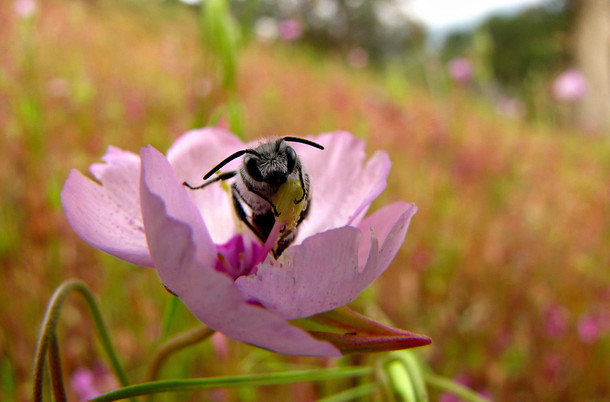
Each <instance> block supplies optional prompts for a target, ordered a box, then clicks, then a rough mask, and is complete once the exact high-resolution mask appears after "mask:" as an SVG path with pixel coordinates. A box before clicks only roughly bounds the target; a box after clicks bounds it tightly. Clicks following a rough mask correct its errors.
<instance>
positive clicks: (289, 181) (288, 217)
mask: <svg viewBox="0 0 610 402" xmlns="http://www.w3.org/2000/svg"><path fill="white" fill-rule="evenodd" d="M288 142H298V143H301V144H306V145H309V146H312V147H315V148H318V149H324V147H323V146H322V145H320V144H317V143H315V142H313V141H309V140H306V139H303V138H297V137H283V138H278V139H277V140H274V141H270V142H266V143H263V144H261V145H259V146H258V147H256V148H254V149H250V148H248V149H242V150H241V151H237V152H235V153H234V154H232V155H230V156H228V157H227V158H225V159H224V160H223V161H222V162H220V163H219V164H218V165H216V166H215V167H214V168H212V170H210V171H209V172H208V173H206V175H205V176H204V177H203V180H204V183H203V184H201V185H200V186H196V187H193V186H191V185H190V184H188V183H187V182H184V183H183V184H184V185H185V186H186V187H188V188H190V189H191V190H199V189H202V188H204V187H206V186H208V185H210V184H212V183H214V182H217V181H224V180H228V179H231V178H233V177H235V176H237V179H236V180H235V182H234V183H233V184H232V185H231V195H232V198H233V208H234V209H235V213H236V215H237V217H238V218H239V220H241V221H242V222H243V223H244V224H245V225H246V226H247V227H248V228H249V229H250V230H251V231H252V233H254V234H255V235H256V236H257V237H258V238H259V239H260V240H261V241H262V242H263V243H265V242H266V241H267V238H268V237H269V235H270V234H271V230H272V229H273V227H274V225H275V223H276V221H279V222H281V223H283V224H284V227H283V229H282V231H281V232H280V235H279V238H278V240H277V243H276V244H275V248H274V249H273V253H274V255H275V257H276V258H277V257H279V256H280V255H281V254H282V252H283V251H284V250H285V249H286V248H287V247H288V246H289V245H290V244H291V243H292V242H293V241H294V239H295V238H296V235H297V232H298V226H299V225H300V224H301V222H303V220H304V219H305V218H306V217H307V214H308V213H309V208H310V206H311V189H310V184H309V175H308V174H307V173H305V172H304V171H303V166H302V164H301V160H300V159H299V157H298V155H297V153H296V151H295V150H294V149H293V148H292V147H291V146H290V145H288V144H287V143H288ZM242 155H245V156H244V158H243V160H242V164H241V167H240V168H239V170H234V171H229V172H223V173H220V174H218V175H217V176H216V177H215V178H213V179H211V180H208V179H209V178H210V176H212V175H213V174H214V173H216V172H217V171H218V170H220V168H222V167H223V166H225V165H226V164H227V163H229V162H231V161H232V160H234V159H236V158H239V157H240V156H242ZM205 180H207V181H205ZM244 205H245V206H247V207H248V208H249V209H250V216H248V215H247V214H246V211H245V210H244Z"/></svg>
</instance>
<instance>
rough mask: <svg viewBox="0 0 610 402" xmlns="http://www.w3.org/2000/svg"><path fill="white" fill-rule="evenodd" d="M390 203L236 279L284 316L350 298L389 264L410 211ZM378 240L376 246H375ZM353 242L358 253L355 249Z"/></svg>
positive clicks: (410, 207)
mask: <svg viewBox="0 0 610 402" xmlns="http://www.w3.org/2000/svg"><path fill="white" fill-rule="evenodd" d="M415 210H416V207H415V206H414V205H413V204H405V203H396V204H392V205H390V206H388V207H385V208H383V209H382V210H380V211H378V212H376V213H375V214H373V215H371V217H369V218H367V219H365V220H364V221H363V222H362V223H361V225H360V227H359V229H357V228H353V227H342V228H339V229H333V230H330V231H327V232H323V233H320V234H317V235H314V236H311V237H309V238H307V239H305V240H304V241H303V243H302V244H301V245H298V246H292V247H290V248H289V249H288V250H286V251H285V252H284V254H283V255H282V256H281V257H280V258H279V259H278V260H277V261H274V260H272V259H267V260H266V261H265V262H264V263H262V264H260V265H259V267H258V270H257V273H256V274H253V275H250V276H247V277H246V276H242V277H240V278H238V279H237V281H236V284H237V286H238V287H239V288H240V290H241V291H242V293H243V294H244V295H246V296H247V297H248V298H251V299H253V300H256V301H257V302H260V303H261V304H262V305H263V306H265V307H266V308H267V309H269V310H271V311H274V312H276V313H277V314H279V315H281V316H282V317H285V318H287V319H294V318H302V317H308V316H311V315H314V314H318V313H321V312H324V311H329V310H332V309H334V308H337V307H340V306H343V305H345V304H347V303H349V302H350V301H352V300H353V299H354V298H356V296H358V294H360V292H362V290H364V289H365V288H366V287H367V286H369V285H370V284H371V283H372V282H373V281H374V280H375V279H377V277H379V275H381V274H382V273H383V271H385V269H386V268H387V267H388V266H389V264H390V262H391V261H392V259H393V257H394V256H395V255H396V253H397V252H398V249H399V248H400V246H401V244H402V242H403V241H404V238H405V235H406V232H407V229H408V226H409V222H410V220H411V217H412V216H413V214H414V213H415ZM378 244H381V247H379V246H378ZM359 248H363V249H364V253H359Z"/></svg>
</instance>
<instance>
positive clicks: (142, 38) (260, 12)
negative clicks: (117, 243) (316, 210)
mask: <svg viewBox="0 0 610 402" xmlns="http://www.w3.org/2000/svg"><path fill="white" fill-rule="evenodd" d="M609 48H610V2H608V1H606V0H574V1H570V0H565V1H535V0H530V1H520V2H509V1H498V2H497V3H496V2H482V1H467V0H465V1H461V2H441V1H424V0H380V1H369V0H317V1H303V0H232V1H228V0H227V1H221V0H207V1H205V2H204V3H203V4H200V3H193V4H188V3H185V2H180V1H177V0H165V1H163V0H65V1H62V0H45V1H44V2H43V1H38V0H15V1H13V0H8V1H6V0H5V1H2V2H0V133H1V135H0V187H1V190H0V191H1V194H2V196H1V204H0V266H1V269H2V273H1V275H0V284H1V285H2V286H1V292H0V327H1V328H2V331H1V335H0V400H17V401H20V400H27V399H28V397H29V395H30V388H31V383H32V380H31V372H32V363H33V360H34V351H35V346H36V339H37V336H38V330H39V326H40V324H41V321H42V318H43V315H44V310H45V307H46V304H47V302H48V300H49V298H50V296H51V294H52V293H53V291H54V289H55V288H56V287H57V286H58V285H59V284H60V283H61V282H63V281H64V280H66V279H68V278H72V277H76V278H80V279H82V280H84V281H85V282H86V283H87V284H88V285H89V286H90V287H91V288H92V289H93V290H94V292H95V293H96V294H97V295H98V296H99V298H100V302H101V309H102V313H103V315H104V317H105V318H106V321H107V322H108V325H109V326H110V328H111V331H112V336H113V340H114V342H115V344H116V347H117V349H118V351H119V354H120V356H121V359H122V361H123V363H124V364H125V366H126V369H127V372H128V376H129V377H130V379H131V381H132V382H139V381H142V380H143V376H144V372H145V370H146V364H147V362H148V359H149V357H150V354H151V351H152V350H154V349H155V348H156V347H157V346H158V345H159V343H160V341H161V338H162V333H163V328H162V326H163V325H162V323H163V317H164V316H166V315H167V310H168V305H169V304H170V303H169V301H170V299H171V296H170V295H169V294H168V293H167V292H166V291H165V290H164V289H163V286H161V284H160V282H159V281H158V279H157V277H156V274H155V272H154V271H153V270H150V269H143V268H138V267H135V266H132V265H130V264H128V263H125V262H122V261H120V260H117V259H115V258H113V257H110V256H107V255H105V254H103V253H101V252H99V251H97V250H95V249H94V248H92V247H91V246H89V245H87V244H86V243H85V242H84V241H82V240H81V239H80V238H79V237H78V236H76V235H75V233H74V232H73V230H72V229H71V227H70V226H69V225H68V223H67V221H66V219H65V217H64V214H63V210H62V206H61V202H60V191H61V188H62V186H63V182H64V181H65V179H66V178H67V176H68V174H69V172H70V170H71V169H72V168H77V169H79V170H81V171H83V172H85V171H87V169H88V166H89V165H91V164H92V163H96V162H98V161H99V160H100V157H101V156H102V155H103V154H104V153H105V150H106V148H107V147H108V146H109V145H114V146H117V147H120V148H123V149H126V150H130V151H133V152H138V151H139V149H140V147H142V146H144V145H146V144H152V145H154V146H155V147H156V148H158V149H160V150H165V149H167V148H168V147H169V146H170V145H171V144H172V142H173V141H174V140H175V139H176V138H177V137H178V136H179V135H180V134H181V133H183V132H185V131H187V130H189V129H191V128H195V127H201V126H204V125H206V124H209V123H210V122H214V124H218V125H223V126H225V127H228V128H230V129H231V130H233V131H234V132H236V133H238V134H239V135H241V136H243V137H244V138H246V139H254V138H259V137H262V136H271V135H298V136H304V135H309V134H317V133H320V132H325V131H332V130H348V131H351V132H352V133H354V134H356V135H358V136H360V137H363V138H365V139H367V141H368V151H369V152H371V153H372V151H374V150H376V149H386V150H388V151H389V152H390V156H391V158H392V161H393V169H392V171H391V173H390V176H389V184H388V188H387V190H386V191H385V192H384V193H383V194H382V196H381V197H380V198H379V199H378V200H377V201H376V202H375V204H374V208H377V207H379V206H381V205H384V204H385V203H387V202H390V201H394V200H405V201H411V202H415V203H416V204H417V205H418V206H419V212H418V214H417V215H416V216H415V218H414V220H413V222H412V224H411V228H410V231H409V233H408V235H407V239H406V241H405V243H404V246H403V247H402V249H401V251H400V253H399V255H398V257H397V259H396V260H395V261H394V262H393V264H392V265H391V266H390V268H389V269H388V270H387V272H386V273H385V274H384V275H383V276H382V277H381V278H380V280H378V281H377V282H376V283H375V284H374V285H373V286H372V287H371V288H369V289H368V290H367V291H366V292H365V293H364V294H363V295H362V296H361V297H359V298H358V299H357V300H356V301H355V302H354V303H352V306H353V308H354V309H356V310H357V311H360V312H363V313H365V314H366V315H369V316H371V317H374V318H376V319H379V320H381V321H384V322H388V323H392V324H393V325H396V326H398V327H401V328H407V329H409V330H412V331H415V332H419V333H424V334H427V335H429V336H430V337H432V339H433V341H434V343H433V345H432V346H430V347H427V348H424V349H421V350H419V351H417V353H418V355H419V356H420V357H421V358H422V360H423V361H425V362H426V363H427V364H429V365H430V367H431V368H432V370H434V372H436V373H437V374H440V375H443V376H446V377H449V378H453V379H456V380H457V381H459V382H461V383H463V384H465V385H467V386H468V387H471V388H472V389H474V390H477V391H478V392H481V394H482V395H485V396H487V397H490V398H493V399H495V400H498V401H516V400H518V401H602V400H608V399H609V398H610V381H609V377H608V373H610V359H609V357H610V313H609V304H610V270H609V267H610V246H609V245H610V208H609V202H610V186H609V184H610V141H609V140H610V65H609V64H610V57H609V56H608V49H609ZM223 156H224V155H219V157H223ZM337 180H341V178H337ZM195 325H197V321H196V320H194V319H193V318H192V316H191V315H190V314H189V313H188V312H187V311H186V309H184V307H182V306H178V311H177V312H176V319H174V320H173V323H172V326H171V330H170V332H171V333H178V332H180V331H183V330H186V329H189V328H192V327H194V326H195ZM59 337H60V342H61V348H62V349H61V351H62V364H63V368H64V372H65V378H66V379H67V381H68V382H69V381H70V378H72V379H74V378H75V374H76V373H79V372H82V370H92V372H94V373H102V372H104V370H105V369H104V367H105V365H106V364H107V363H105V356H104V354H103V352H102V350H101V349H100V347H99V343H98V340H97V338H96V335H95V332H94V329H93V325H92V323H91V321H90V318H89V315H88V313H87V310H86V308H85V306H84V304H83V303H81V300H80V299H79V298H78V297H71V298H70V299H69V301H68V303H67V304H66V305H65V307H64V309H63V311H62V318H61V323H60V327H59ZM377 358H378V356H375V355H372V356H352V357H347V358H345V360H347V361H348V362H349V363H350V364H362V365H370V364H374V362H375V360H376V359H377ZM327 364H330V363H329V362H327V361H325V360H324V359H313V358H298V357H285V356H279V355H275V354H273V353H270V352H266V351H263V350H259V349H256V348H253V347H250V346H247V345H243V344H238V343H236V342H232V341H230V340H226V339H224V338H222V337H217V338H214V342H204V343H202V344H200V345H198V346H196V347H194V348H192V349H190V350H189V352H188V353H180V354H177V355H176V356H173V357H172V358H171V359H170V361H169V363H168V364H167V365H166V367H164V369H163V371H162V373H161V377H162V378H193V377H208V376H215V375H237V374H243V373H255V372H265V371H270V370H283V369H286V370H288V369H296V368H306V367H323V366H325V365H327ZM110 382H112V381H110ZM348 385H349V384H348ZM100 387H102V388H103V386H100ZM107 387H112V384H110V385H107ZM333 387H334V388H333ZM342 387H345V383H331V384H323V385H320V384H317V385H316V384H296V385H286V386H276V387H261V388H256V389H254V388H246V389H240V390H230V391H229V390H221V391H205V392H203V391H201V392H196V393H188V394H185V395H178V396H166V397H160V398H158V400H212V401H225V400H227V401H231V400H243V401H257V400H287V399H289V398H293V400H299V401H307V400H314V399H316V398H319V397H322V396H324V395H328V394H330V393H331V391H333V390H334V391H337V390H340V389H343V388H342ZM102 390H104V389H102ZM106 390H107V389H106ZM70 392H74V389H72V391H70ZM71 395H72V397H75V396H74V395H75V394H71ZM432 395H433V400H437V399H438V400H442V401H445V402H447V401H453V400H457V399H455V398H454V397H453V396H451V395H448V394H440V393H436V394H435V393H433V394H432ZM164 398H165V399H164Z"/></svg>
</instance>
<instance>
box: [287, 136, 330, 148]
mask: <svg viewBox="0 0 610 402" xmlns="http://www.w3.org/2000/svg"><path fill="white" fill-rule="evenodd" d="M282 139H283V140H284V141H287V142H300V143H301V144H306V145H309V146H312V147H314V148H318V149H324V147H323V146H322V145H320V144H318V143H317V142H313V141H310V140H306V139H305V138H299V137H283V138H282Z"/></svg>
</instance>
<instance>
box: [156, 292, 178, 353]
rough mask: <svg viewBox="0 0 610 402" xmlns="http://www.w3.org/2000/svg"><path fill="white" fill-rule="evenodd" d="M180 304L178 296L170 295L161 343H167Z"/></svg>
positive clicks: (164, 317)
mask: <svg viewBox="0 0 610 402" xmlns="http://www.w3.org/2000/svg"><path fill="white" fill-rule="evenodd" d="M179 304H180V299H179V298H177V297H176V296H171V295H170V300H169V304H168V306H167V308H166V309H165V314H164V315H163V331H162V332H161V342H165V340H166V339H167V337H168V336H169V329H170V327H171V325H172V322H173V321H174V316H175V315H176V311H177V310H178V305H179Z"/></svg>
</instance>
